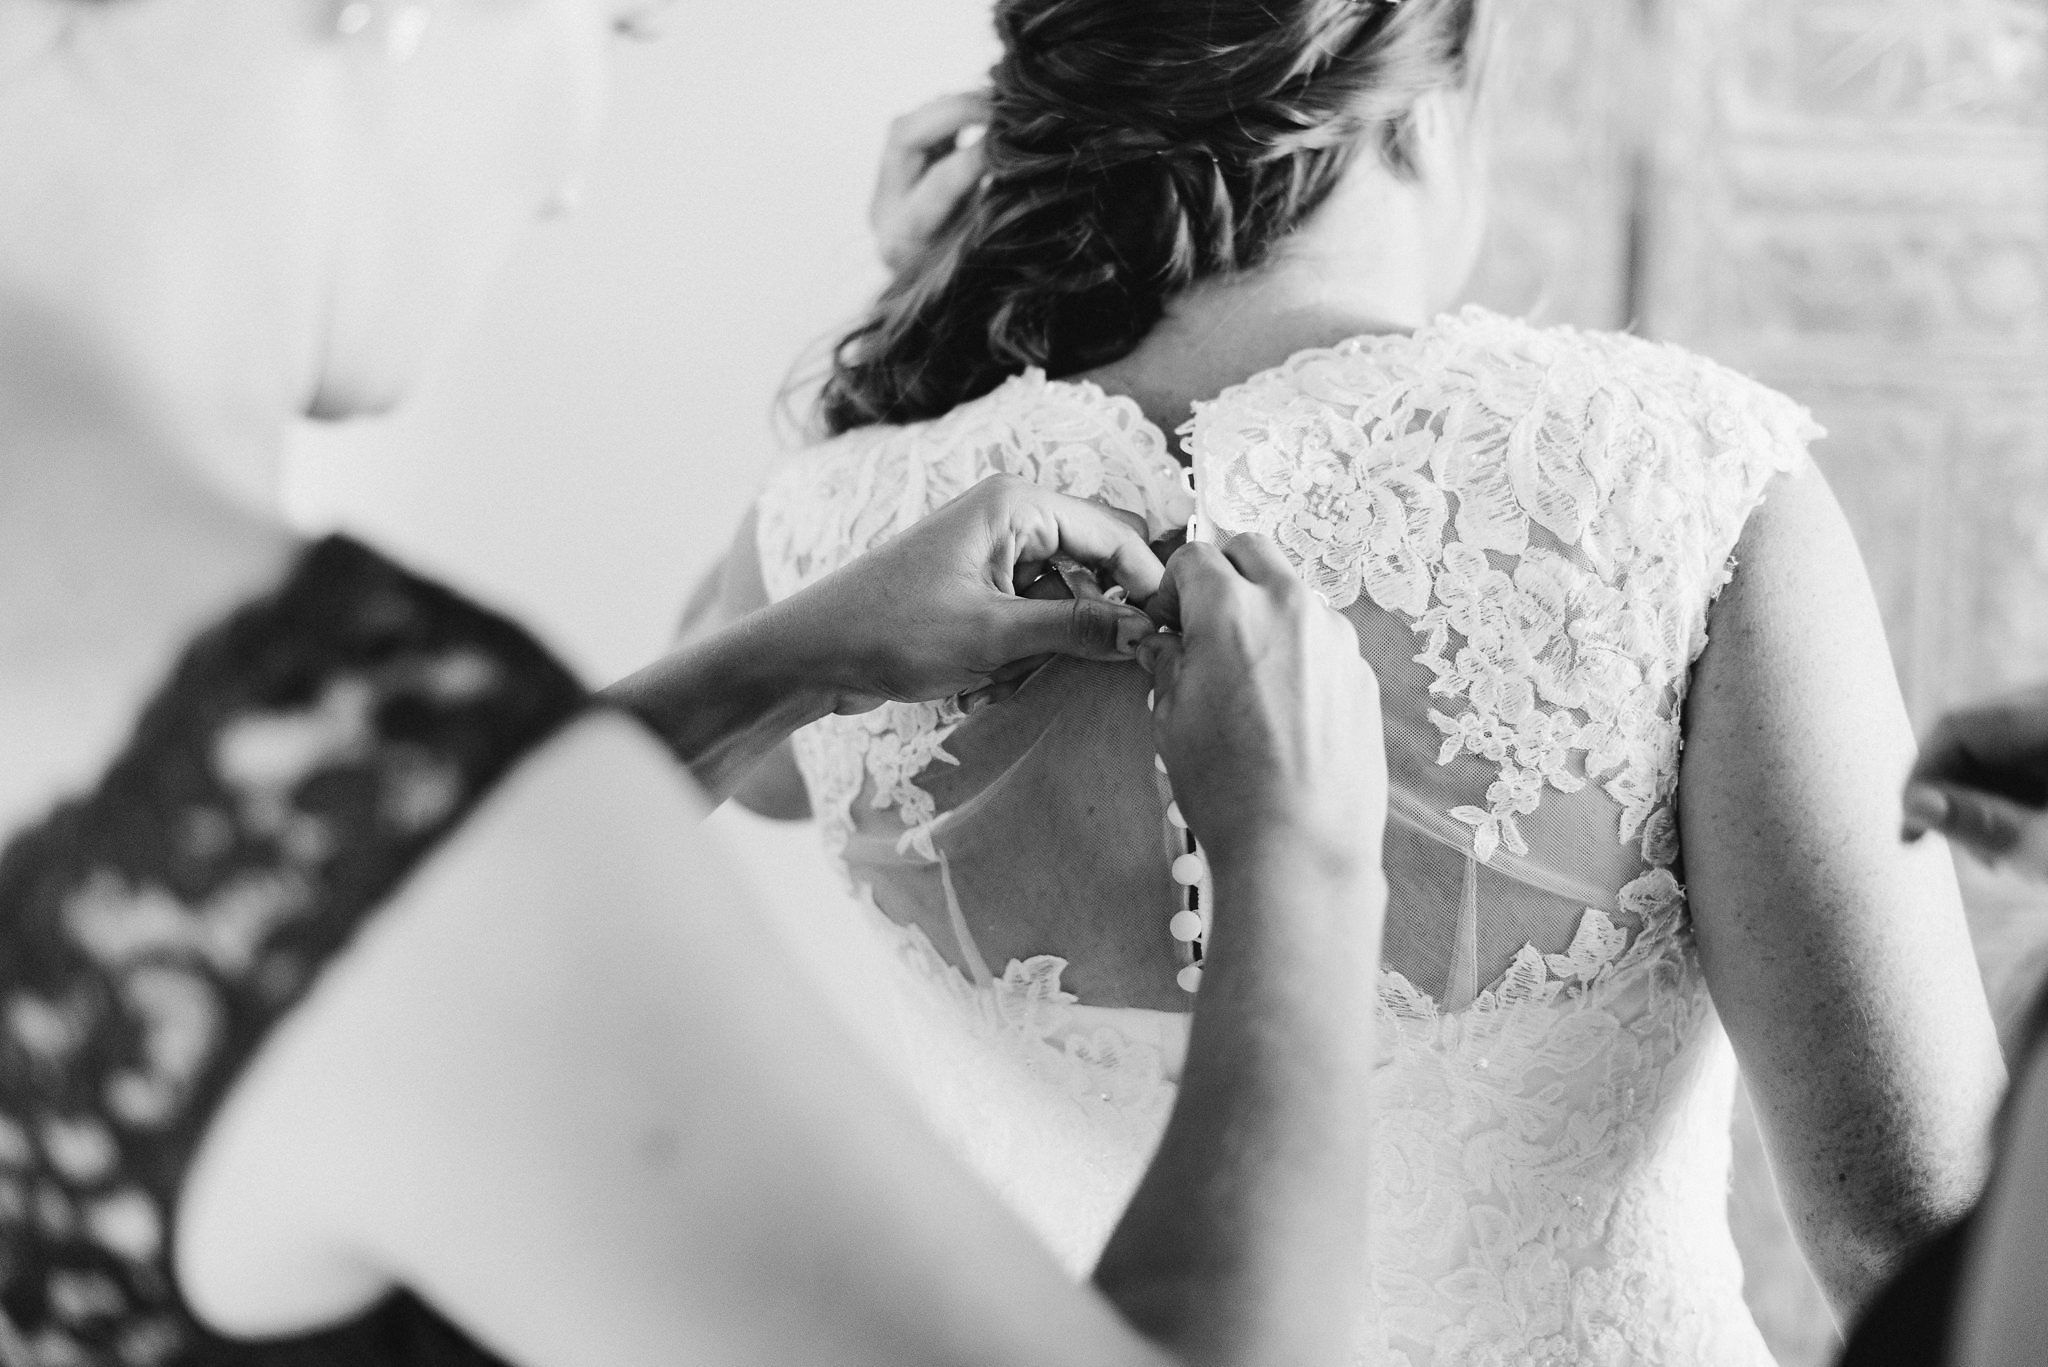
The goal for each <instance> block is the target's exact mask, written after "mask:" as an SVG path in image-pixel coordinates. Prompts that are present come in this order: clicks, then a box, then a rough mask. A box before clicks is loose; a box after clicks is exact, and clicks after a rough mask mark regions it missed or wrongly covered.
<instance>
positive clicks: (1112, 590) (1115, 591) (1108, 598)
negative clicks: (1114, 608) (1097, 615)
mask: <svg viewBox="0 0 2048 1367" xmlns="http://www.w3.org/2000/svg"><path fill="white" fill-rule="evenodd" d="M1130 596H1131V591H1130V590H1129V589H1127V588H1125V587H1124V586H1123V585H1122V584H1111V585H1110V586H1109V588H1108V589H1107V590H1106V591H1105V592H1104V593H1103V595H1102V598H1103V601H1104V602H1107V603H1123V602H1128V601H1129V600H1130Z"/></svg>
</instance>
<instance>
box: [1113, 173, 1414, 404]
mask: <svg viewBox="0 0 2048 1367" xmlns="http://www.w3.org/2000/svg"><path fill="white" fill-rule="evenodd" d="M1374 172H1375V173H1372V174H1367V175H1364V176H1356V177H1347V179H1346V181H1345V183H1343V184H1341V185H1339V187H1338V188H1337V190H1336V192H1335V193H1333V194H1332V196H1331V197H1330V199H1329V201H1328V202H1326V203H1325V204H1324V205H1323V206H1322V208H1320V209H1319V210H1317V212H1316V213H1315V215H1314V216H1312V217H1311V218H1310V220H1309V221H1308V222H1307V223H1306V224H1304V225H1303V226H1302V227H1301V228H1300V229H1299V230H1298V231H1296V232H1295V233H1294V234H1293V235H1292V236H1290V237H1289V238H1288V239H1287V240H1286V241H1285V242H1284V243H1282V244H1281V245H1280V247H1279V249H1278V250H1277V251H1275V252H1274V254H1273V256H1272V258H1271V259H1270V260H1269V261H1267V262H1266V263H1265V264H1264V265H1263V266H1261V267H1259V268H1258V269H1257V270H1253V271H1249V272H1246V273H1244V274H1241V275H1234V276H1226V277H1217V278H1212V279H1208V280H1204V281H1201V282H1199V283H1197V284H1196V285H1194V286H1193V287H1191V288H1189V289H1187V290H1185V291H1183V292H1182V293H1180V294H1178V295H1176V296H1175V297H1174V298H1172V299H1170V300H1168V301H1167V306H1166V315H1165V317H1163V318H1162V319H1161V320H1160V321H1159V323H1158V324H1157V325H1156V326H1155V327H1154V328H1153V329H1152V331H1151V332H1149V333H1148V334H1146V336H1145V339H1144V340H1143V341H1142V342H1140V343H1139V344H1138V346H1137V347H1136V348H1135V349H1134V350H1132V351H1131V353H1130V354H1129V355H1127V356H1125V357H1123V358H1122V359H1120V360H1117V361H1114V362H1111V363H1110V364H1109V365H1106V366H1102V367H1099V368H1098V369H1096V370H1094V371H1091V372H1090V373H1089V375H1088V376H1087V378H1089V379H1092V380H1094V381H1095V382H1096V383H1098V384H1100V385H1102V387H1103V388H1105V389H1107V390H1109V391H1111V392H1113V393H1120V394H1125V395H1128V396H1129V397H1131V398H1132V399H1135V400H1136V401H1137V403H1138V406H1139V407H1140V408H1141V409H1143V410H1144V412H1145V415H1146V416H1147V417H1148V418H1150V419H1151V420H1152V421H1153V422H1154V423H1157V424H1158V425H1159V426H1160V427H1162V428H1165V429H1166V430H1167V431H1172V430H1173V429H1174V428H1176V427H1178V426H1179V425H1180V424H1181V423H1182V422H1184V421H1186V419H1187V417H1188V415H1189V410H1190V406H1191V405H1193V404H1194V403H1197V402H1200V401H1202V400H1206V399H1209V398H1213V397H1214V396H1215V395H1216V394H1217V393H1218V392H1219V391H1221V390H1223V389H1227V388H1228V387H1230V386H1231V385H1233V384H1237V383H1239V382H1240V381H1242V380H1244V379H1246V378H1247V377H1249V376H1251V375H1254V374H1256V373H1258V372H1259V371H1261V370H1265V369H1267V368H1269V367H1271V366H1275V365H1278V364H1280V363H1281V362H1282V361H1285V360H1286V359H1287V358H1288V357H1289V356H1292V355H1293V354H1294V353H1296V352H1298V351H1302V350H1305V349H1307V348H1310V347H1318V346H1328V345H1331V344H1332V343H1335V342H1340V341H1343V340H1344V339H1346V338H1349V337H1356V336H1359V335H1360V334H1363V333H1371V332H1405V331H1411V330H1413V329H1414V328H1416V327H1419V326H1421V325H1422V324H1423V323H1424V322H1426V321H1427V320H1428V319H1429V317H1430V316H1431V315H1432V314H1433V313H1434V312H1435V311H1436V309H1437V308H1438V307H1439V306H1440V305H1441V303H1442V302H1443V301H1442V300H1441V299H1440V298H1439V297H1438V296H1439V294H1440V289H1439V287H1438V286H1437V284H1436V282H1435V280H1434V278H1433V277H1434V274H1435V271H1434V269H1433V268H1434V254H1433V252H1432V249H1431V244H1430V242H1429V240H1428V232H1427V228H1426V224H1427V221H1428V218H1427V215H1426V213H1424V212H1423V211H1422V208H1421V205H1420V204H1419V202H1418V199H1417V197H1416V196H1415V195H1413V194H1410V193H1408V192H1407V191H1406V189H1405V187H1404V185H1403V183H1402V182H1400V181H1398V180H1395V179H1394V178H1393V177H1391V176H1389V175H1385V174H1384V173H1378V172H1377V168H1374Z"/></svg>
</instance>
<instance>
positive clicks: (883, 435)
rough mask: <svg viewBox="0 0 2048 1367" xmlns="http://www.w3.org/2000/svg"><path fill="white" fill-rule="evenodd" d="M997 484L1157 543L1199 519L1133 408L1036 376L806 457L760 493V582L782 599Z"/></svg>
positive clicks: (1168, 459) (1176, 469) (1162, 449)
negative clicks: (1128, 526)
mask: <svg viewBox="0 0 2048 1367" xmlns="http://www.w3.org/2000/svg"><path fill="white" fill-rule="evenodd" d="M998 474H1009V475H1016V476H1018V477H1019V478H1022V479H1027V480H1030V481H1031V482H1032V483H1034V484H1039V485H1042V486H1044V487H1046V488H1048V489H1053V490H1056V491H1058V492H1060V493H1063V494H1070V495H1072V496H1073V497H1075V498H1090V499H1096V500H1099V501H1100V502H1103V503H1106V504H1108V505H1110V506H1111V507H1113V508H1121V509H1123V510H1124V511H1126V512H1132V513H1137V514H1139V515H1140V516H1142V517H1143V518H1144V519H1145V522H1146V525H1147V526H1148V527H1149V528H1150V530H1151V534H1152V535H1153V536H1155V537H1157V536H1162V535H1164V534H1165V533H1166V532H1167V531H1169V530H1171V529H1173V528H1175V527H1178V526H1182V525H1184V524H1185V523H1186V522H1187V519H1188V514H1189V513H1190V512H1191V511H1192V508H1193V495H1192V494H1191V493H1190V492H1189V489H1188V486H1187V483H1186V480H1185V478H1184V476H1183V472H1182V470H1181V467H1180V465H1179V463H1178V462H1177V461H1176V460H1175V459H1174V458H1173V455H1172V454H1171V452H1169V451H1168V449H1167V444H1166V437H1165V435H1164V434H1163V433H1161V432H1160V431H1159V429H1158V428H1156V427H1154V426H1153V425H1152V424H1151V423H1149V422H1147V421H1146V420H1145V417H1144V415H1143V413H1142V412H1140V411H1139V408H1138V406H1137V405H1136V404H1135V403H1133V402H1131V401H1130V400H1129V399H1126V398H1121V397H1116V396H1112V395H1109V394H1105V393H1104V392H1103V391H1102V390H1101V389H1100V388H1099V387H1097V386H1095V385H1092V384H1082V383H1074V382H1069V381H1061V380H1048V379H1046V377H1045V373H1044V372H1043V371H1040V370H1036V369H1033V370H1028V371H1026V372H1025V373H1023V374H1022V375H1018V376H1015V377H1013V378H1012V379H1010V380H1008V381H1006V382H1005V383H1004V384H1002V385H1001V386H1000V387H998V388H997V389H995V390H993V391H991V392H990V393H988V394H986V395H984V396H982V397H981V398H979V399H975V400H973V401H972V402H970V403H965V404H962V405H961V406H960V407H958V408H956V409H954V410H953V411H952V412H950V413H948V414H946V415H945V416H944V417H942V418H938V419H936V420H934V421H931V422H926V423H916V424H913V425H911V426H908V427H868V428H861V429H859V430H857V431H853V432H849V433H846V434H845V435H843V436H840V437H837V438H835V439H833V440H832V441H829V442H826V443H823V444H822V445H820V446H817V447H815V448H812V449H811V450H809V451H806V452H804V453H803V454H801V455H800V456H798V457H797V458H796V459H795V460H794V461H792V462H791V463H790V464H789V465H788V466H787V467H785V468H784V469H783V470H782V471H780V472H779V473H778V474H777V475H776V476H775V477H774V478H773V479H772V480H771V481H770V482H769V484H768V486H767V488H766V489H765V490H764V491H763V492H762V494H761V499H760V503H759V505H758V508H759V518H760V520H759V527H758V538H759V546H760V556H761V576H762V580H763V582H764V583H766V585H767V586H768V592H769V594H770V596H771V597H774V598H778V599H780V598H786V597H788V596H789V595H790V594H792V593H794V592H796V591H797V590H798V589H800V588H802V587H804V586H805V585H806V584H809V583H811V582H812V581H814V580H816V579H818V578H820V577H822V576H824V575H826V574H829V573H831V572H832V571H833V570H835V569H837V568H839V567H840V566H841V565H843V564H845V563H846V562H847V561H849V560H851V559H853V558H854V557H855V556H858V555H861V554H863V553H864V552H866V551H870V550H872V549H874V548H875V547H876V546H879V545H880V544H881V543H882V542H884V541H886V540H888V539H889V538H890V537H892V536H894V535H896V534H897V533H899V532H901V531H903V530H904V529H906V528H908V527H909V526H910V525H911V524H912V523H914V522H916V521H917V520H918V519H919V518H921V517H924V516H925V515H926V514H927V513H930V512H932V511H934V510H935V509H937V508H939V507H941V506H942V505H944V504H945V503H947V502H949V501H951V500H952V499H954V498H956V497H958V496H959V495H960V494H963V493H965V492H966V491H967V490H968V489H969V488H971V487H973V486H974V485H975V484H978V483H980V482H981V481H982V480H984V479H986V478H988V477H989V476H991V475H998Z"/></svg>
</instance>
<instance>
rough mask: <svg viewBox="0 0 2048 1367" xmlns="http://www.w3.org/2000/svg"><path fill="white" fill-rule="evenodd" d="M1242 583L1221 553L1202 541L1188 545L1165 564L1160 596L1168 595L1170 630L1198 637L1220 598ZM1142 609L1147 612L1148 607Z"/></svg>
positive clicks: (1239, 576) (1235, 570)
mask: <svg viewBox="0 0 2048 1367" xmlns="http://www.w3.org/2000/svg"><path fill="white" fill-rule="evenodd" d="M1243 583H1244V579H1243V577H1242V576H1241V575H1239V574H1238V572H1237V567H1236V566H1234V565H1232V564H1231V563H1230V561H1229V560H1227V559H1225V558H1224V555H1223V552H1222V551H1221V550H1219V549H1218V548H1217V547H1215V546H1212V545H1210V544H1209V543H1208V542H1206V541H1190V542H1189V543H1188V544H1187V545H1185V546H1182V547H1181V548H1180V549H1179V550H1177V551H1175V552H1174V553H1173V559H1172V560H1170V561H1168V562H1167V572H1166V577H1165V579H1164V580H1163V581H1162V582H1161V585H1160V592H1161V593H1162V594H1165V595H1168V606H1169V607H1170V608H1171V609H1172V613H1173V623H1172V624H1173V626H1174V628H1175V629H1176V630H1178V631H1180V632H1182V633H1183V634H1186V633H1190V632H1193V633H1196V634H1199V632H1200V630H1201V623H1202V622H1204V621H1205V620H1208V618H1209V615H1210V613H1212V612H1213V611H1214V610H1215V608H1216V606H1217V605H1218V604H1219V603H1221V602H1222V601H1223V597H1224V595H1225V594H1227V593H1229V592H1230V590H1231V589H1232V587H1233V586H1242V585H1243ZM1146 606H1147V609H1148V611H1149V610H1150V609H1151V605H1150V604H1149V603H1148V604H1147V605H1146Z"/></svg>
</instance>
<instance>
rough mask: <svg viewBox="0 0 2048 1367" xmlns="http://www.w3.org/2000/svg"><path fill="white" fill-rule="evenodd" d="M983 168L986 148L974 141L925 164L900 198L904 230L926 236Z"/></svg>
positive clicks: (986, 168) (977, 180) (958, 199)
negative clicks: (901, 200) (922, 170)
mask: <svg viewBox="0 0 2048 1367" xmlns="http://www.w3.org/2000/svg"><path fill="white" fill-rule="evenodd" d="M987 170H988V149H987V148H985V147H983V146H982V145H981V144H980V143H978V142H976V143H970V144H969V145H967V146H965V147H956V148H954V149H953V150H952V151H951V152H948V153H947V154H946V155H945V156H943V157H940V158H939V159H938V160H937V161H935V162H932V163H931V164H930V165H928V166H926V167H925V168H924V172H923V174H922V175H920V176H918V178H917V179H916V181H915V182H914V183H913V184H911V185H910V186H908V187H907V193H906V194H905V195H904V198H903V214H904V219H905V228H906V231H908V232H910V233H912V234H914V235H916V236H917V237H918V238H920V239H923V238H928V237H930V236H931V235H932V234H933V233H934V232H935V231H936V230H937V229H938V226H939V225H940V224H941V223H944V222H945V221H946V220H947V219H948V218H949V217H951V216H952V213H953V209H954V206H955V205H957V204H959V202H960V200H961V198H962V197H963V196H965V195H966V194H967V192H968V191H969V190H972V189H973V188H974V187H975V186H976V185H978V184H980V182H981V177H982V174H983V172H985V171H987Z"/></svg>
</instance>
